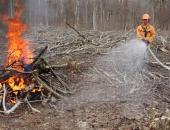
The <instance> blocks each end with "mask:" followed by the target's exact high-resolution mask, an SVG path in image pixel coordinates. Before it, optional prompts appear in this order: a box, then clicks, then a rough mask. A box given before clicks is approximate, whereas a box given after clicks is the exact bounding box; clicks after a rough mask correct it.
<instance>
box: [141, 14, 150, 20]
mask: <svg viewBox="0 0 170 130" xmlns="http://www.w3.org/2000/svg"><path fill="white" fill-rule="evenodd" d="M142 19H148V20H149V19H150V16H149V14H143V16H142Z"/></svg>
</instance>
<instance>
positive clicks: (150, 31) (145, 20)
mask: <svg viewBox="0 0 170 130" xmlns="http://www.w3.org/2000/svg"><path fill="white" fill-rule="evenodd" d="M149 22H150V16H149V14H143V16H142V24H141V25H139V26H138V27H137V30H136V32H137V37H138V38H139V39H141V40H142V41H144V42H145V43H146V44H147V45H149V44H150V43H152V41H153V40H154V38H155V33H156V32H155V28H154V27H153V26H152V25H150V24H149Z"/></svg>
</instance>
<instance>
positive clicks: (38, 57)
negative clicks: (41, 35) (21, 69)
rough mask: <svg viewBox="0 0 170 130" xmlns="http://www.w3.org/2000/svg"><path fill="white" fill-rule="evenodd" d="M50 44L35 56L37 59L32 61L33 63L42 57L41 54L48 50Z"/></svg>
mask: <svg viewBox="0 0 170 130" xmlns="http://www.w3.org/2000/svg"><path fill="white" fill-rule="evenodd" d="M47 48H48V46H45V47H44V49H43V50H42V51H41V52H40V53H39V55H38V56H37V57H36V58H35V60H34V61H33V62H32V63H31V65H33V64H35V63H36V62H37V61H38V60H39V59H40V58H41V56H42V55H43V54H44V53H45V51H46V50H47Z"/></svg>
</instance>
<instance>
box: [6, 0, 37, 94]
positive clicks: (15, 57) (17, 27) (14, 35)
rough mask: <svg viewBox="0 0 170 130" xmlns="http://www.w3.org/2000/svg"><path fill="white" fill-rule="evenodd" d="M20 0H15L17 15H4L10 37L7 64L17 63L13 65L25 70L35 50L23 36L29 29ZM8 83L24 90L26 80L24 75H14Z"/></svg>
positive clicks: (15, 67) (15, 88)
mask: <svg viewBox="0 0 170 130" xmlns="http://www.w3.org/2000/svg"><path fill="white" fill-rule="evenodd" d="M19 1H20V0H15V16H14V18H9V17H8V16H4V22H5V24H6V25H7V27H8V32H7V34H6V37H7V39H8V59H7V60H6V65H11V64H12V63H14V62H17V63H15V64H14V65H13V66H12V67H13V68H14V69H16V70H24V68H23V65H27V64H30V63H32V62H33V56H34V55H33V50H31V49H30V48H29V42H28V41H27V40H25V39H24V38H23V37H22V34H23V33H24V32H26V31H27V26H26V25H25V24H24V23H23V22H22V20H21V16H22V13H23V7H22V6H21V4H20V2H19ZM7 82H8V84H9V85H10V87H11V88H12V90H13V91H18V90H23V89H24V88H25V85H24V84H25V83H24V82H25V81H24V79H23V78H22V77H17V76H13V77H10V78H9V79H8V81H7Z"/></svg>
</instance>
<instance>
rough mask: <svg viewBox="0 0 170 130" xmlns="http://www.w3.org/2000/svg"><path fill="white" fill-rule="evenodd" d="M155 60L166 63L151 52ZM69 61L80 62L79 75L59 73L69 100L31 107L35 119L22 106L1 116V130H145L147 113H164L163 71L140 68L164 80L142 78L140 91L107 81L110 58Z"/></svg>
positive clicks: (150, 66) (165, 83)
mask: <svg viewBox="0 0 170 130" xmlns="http://www.w3.org/2000/svg"><path fill="white" fill-rule="evenodd" d="M87 35H88V33H87ZM90 36H91V35H90ZM90 36H89V37H90ZM91 37H92V36H91ZM103 38H105V36H104V35H103ZM108 38H109V36H108ZM35 41H36V40H35ZM41 45H42V44H41V43H40V46H41ZM43 45H44V44H43ZM43 45H42V46H43ZM50 45H51V44H50ZM113 48H114V47H113V46H112V49H113ZM1 49H2V48H1ZM52 50H53V49H52ZM107 52H109V51H107ZM104 53H105V52H104ZM156 54H157V56H158V57H159V58H160V59H161V60H162V61H163V62H169V53H168V54H167V53H164V52H162V51H157V53H156ZM50 56H51V54H49V55H48V57H50ZM71 56H73V57H74V58H75V59H76V60H78V61H83V62H84V63H83V64H82V65H81V66H80V70H81V72H78V73H70V72H69V71H67V70H64V71H63V70H61V72H63V74H64V75H66V76H67V83H68V84H69V86H70V89H71V91H72V93H73V94H72V95H71V96H68V97H65V98H64V99H60V100H57V101H56V100H54V101H49V102H47V103H41V102H36V103H32V105H33V106H34V107H35V108H36V109H38V110H40V111H41V113H35V112H33V111H31V110H30V108H29V107H28V106H27V105H24V104H23V105H22V106H20V107H19V108H18V109H17V110H16V112H15V113H13V114H11V115H3V114H1V115H0V120H1V121H0V129H1V130H32V129H33V130H34V129H39V130H151V127H150V125H151V123H152V119H151V118H152V117H151V116H152V114H151V111H152V110H153V108H154V111H156V112H157V113H158V114H157V115H156V117H158V118H159V117H161V116H162V115H163V114H164V113H165V111H166V110H167V109H168V108H170V106H169V103H170V100H169V97H170V91H169V90H170V87H169V71H167V70H165V69H164V68H162V67H161V66H159V65H157V64H152V63H146V65H145V66H146V67H147V69H148V70H149V72H154V74H155V73H158V74H159V75H162V76H164V77H168V78H160V77H159V76H157V77H155V78H154V77H150V78H149V79H147V78H146V79H144V81H143V82H144V86H143V87H142V88H138V87H136V86H135V87H134V86H130V85H131V84H129V86H127V87H122V86H119V84H116V83H117V81H112V79H110V77H109V76H108V75H107V74H109V75H111V74H112V68H111V63H110V60H106V59H109V58H110V57H111V56H112V55H111V54H109V53H108V54H103V52H102V53H95V54H93V55H92V53H89V52H88V54H80V55H76V54H74V55H73V54H72V55H71ZM59 57H61V56H60V55H59V56H58V55H57V56H51V57H50V58H51V59H50V63H51V64H56V63H57V62H58V61H56V58H59ZM60 59H62V58H60ZM151 61H154V60H153V59H152V60H151ZM55 71H56V72H58V70H55ZM154 76H155V75H154ZM148 77H149V76H148ZM132 81H133V80H132ZM153 116H155V115H153ZM149 117H151V118H149ZM153 130H154V129H153ZM155 130H156V129H155ZM162 130H164V129H163V128H162ZM165 130H166V129H165ZM167 130H168V129H167Z"/></svg>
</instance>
